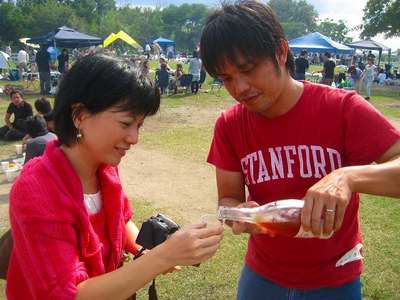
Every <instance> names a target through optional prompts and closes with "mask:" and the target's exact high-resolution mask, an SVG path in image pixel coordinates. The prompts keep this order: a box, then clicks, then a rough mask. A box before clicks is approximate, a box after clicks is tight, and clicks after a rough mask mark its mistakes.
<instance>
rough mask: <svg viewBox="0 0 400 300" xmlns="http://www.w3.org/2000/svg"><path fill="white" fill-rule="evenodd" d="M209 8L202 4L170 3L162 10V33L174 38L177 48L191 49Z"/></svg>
mask: <svg viewBox="0 0 400 300" xmlns="http://www.w3.org/2000/svg"><path fill="white" fill-rule="evenodd" d="M208 14H209V10H208V8H207V6H205V5H203V4H183V5H181V6H175V5H170V6H168V7H166V8H165V9H163V10H162V20H163V24H164V30H163V31H164V33H165V34H166V36H168V37H170V38H172V39H174V40H175V42H176V44H177V47H178V49H185V50H186V49H189V50H193V49H194V48H195V47H196V45H197V44H198V42H199V40H200V35H201V29H202V27H203V24H204V21H205V18H206V17H207V16H208Z"/></svg>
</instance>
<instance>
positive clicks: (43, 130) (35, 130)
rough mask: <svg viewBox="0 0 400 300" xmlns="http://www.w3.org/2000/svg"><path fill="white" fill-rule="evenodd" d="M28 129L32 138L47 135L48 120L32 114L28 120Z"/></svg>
mask: <svg viewBox="0 0 400 300" xmlns="http://www.w3.org/2000/svg"><path fill="white" fill-rule="evenodd" d="M26 131H27V133H28V134H29V135H30V137H32V138H35V137H38V136H42V135H45V134H47V133H48V132H49V131H48V130H47V123H46V120H45V119H44V118H43V117H42V116H39V115H36V116H31V117H29V118H28V119H27V120H26Z"/></svg>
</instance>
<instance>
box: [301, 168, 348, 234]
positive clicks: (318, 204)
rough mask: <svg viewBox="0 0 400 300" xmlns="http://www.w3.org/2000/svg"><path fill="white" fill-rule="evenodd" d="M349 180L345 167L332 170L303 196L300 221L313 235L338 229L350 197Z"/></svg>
mask: <svg viewBox="0 0 400 300" xmlns="http://www.w3.org/2000/svg"><path fill="white" fill-rule="evenodd" d="M351 193H352V191H351V188H350V180H349V177H348V175H347V173H346V168H341V169H337V170H335V171H333V172H332V173H330V174H329V175H327V176H325V177H324V178H322V179H321V180H320V181H318V182H317V183H316V184H314V185H313V186H312V187H311V188H309V189H308V191H307V193H306V195H305V197H304V208H303V211H302V214H301V223H302V226H303V229H304V230H305V231H310V230H311V231H312V233H313V234H314V235H315V236H320V235H321V230H322V231H323V232H322V233H323V235H325V236H326V235H329V234H331V233H332V231H338V230H339V229H340V227H341V226H342V223H343V218H344V213H345V211H346V208H347V205H348V204H349V201H350V199H351Z"/></svg>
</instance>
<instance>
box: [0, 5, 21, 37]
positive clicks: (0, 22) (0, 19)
mask: <svg viewBox="0 0 400 300" xmlns="http://www.w3.org/2000/svg"><path fill="white" fill-rule="evenodd" d="M22 25H23V16H22V13H21V11H20V10H19V9H18V7H16V6H15V5H14V4H13V3H1V4H0V43H10V42H17V41H18V39H19V38H20V37H21V34H22V32H23V26H22Z"/></svg>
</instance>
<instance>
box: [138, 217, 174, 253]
mask: <svg viewBox="0 0 400 300" xmlns="http://www.w3.org/2000/svg"><path fill="white" fill-rule="evenodd" d="M178 229H179V225H177V224H176V223H175V222H174V221H172V220H171V219H169V218H168V217H166V216H164V215H163V214H158V215H157V216H155V217H151V218H150V219H147V220H146V221H144V222H143V224H142V227H141V228H140V231H139V234H138V236H137V238H136V243H137V244H139V245H141V246H143V247H144V248H146V249H152V248H154V247H155V246H157V245H159V244H161V243H163V242H164V241H165V240H166V239H167V238H168V236H169V235H171V234H173V233H174V232H175V231H177V230H178Z"/></svg>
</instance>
